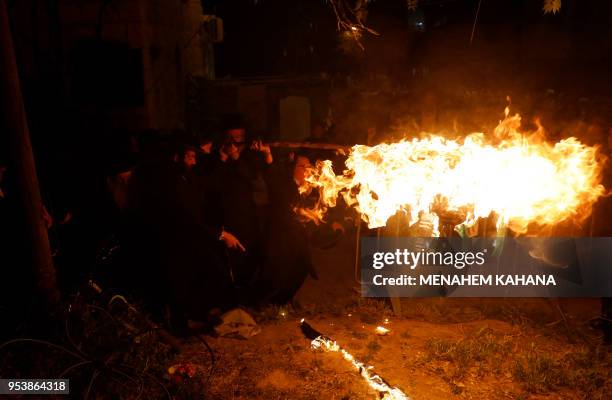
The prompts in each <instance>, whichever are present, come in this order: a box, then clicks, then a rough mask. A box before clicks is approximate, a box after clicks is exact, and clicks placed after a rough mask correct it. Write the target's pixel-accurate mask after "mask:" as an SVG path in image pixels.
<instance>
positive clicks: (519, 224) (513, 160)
mask: <svg viewBox="0 0 612 400" xmlns="http://www.w3.org/2000/svg"><path fill="white" fill-rule="evenodd" d="M520 120H521V119H520V116H519V115H518V114H516V115H514V116H510V115H509V110H508V109H507V108H506V113H505V118H504V120H503V121H501V122H500V123H499V125H498V126H497V128H495V130H494V132H493V134H492V135H490V136H486V135H485V134H483V133H473V134H470V135H468V136H466V137H464V138H462V139H449V138H445V137H442V136H439V135H429V136H428V137H425V138H421V139H412V140H402V141H400V142H396V143H382V144H379V145H377V146H372V147H370V146H364V145H355V146H353V147H352V149H351V151H350V153H349V155H348V158H347V160H346V163H345V166H346V170H345V171H344V172H343V174H341V175H336V174H335V173H334V171H333V169H332V163H331V161H329V160H326V161H322V162H321V161H319V162H317V164H316V166H315V167H313V168H312V169H310V170H309V171H308V172H307V177H306V180H305V182H304V184H303V185H302V186H301V187H300V193H302V194H304V193H309V192H311V191H312V190H313V189H318V190H319V198H318V202H317V204H316V205H315V206H314V207H313V208H311V209H300V210H299V212H300V214H301V215H303V216H304V217H306V218H308V219H311V220H313V221H315V222H317V223H318V222H321V221H323V220H324V216H325V213H326V211H327V209H328V208H330V207H334V206H335V205H336V202H337V199H338V197H339V196H342V197H343V199H344V201H345V202H346V204H347V205H349V206H352V207H354V208H355V209H356V210H357V211H358V212H359V213H361V215H362V218H363V220H364V221H365V222H367V224H368V226H369V227H370V228H376V227H381V226H385V225H386V223H387V220H388V219H389V218H390V217H392V216H393V215H395V214H396V213H397V212H405V213H408V215H409V216H410V225H411V226H412V225H413V224H414V223H416V222H417V221H419V222H420V221H422V220H423V219H424V218H429V221H430V224H431V225H433V229H431V230H430V231H432V232H433V233H432V235H433V236H436V235H437V234H438V233H437V229H436V228H437V223H438V217H437V215H436V212H440V211H443V212H455V213H458V214H459V215H461V218H463V219H464V224H466V226H470V225H471V224H473V223H474V222H475V221H476V220H477V219H478V218H481V217H482V218H485V217H489V216H491V217H494V218H496V225H497V227H498V229H501V228H503V227H509V228H510V229H512V230H514V231H515V232H518V233H524V232H526V231H527V227H528V225H530V224H535V225H536V226H539V227H550V226H553V225H555V224H557V223H559V222H562V221H566V220H569V219H572V220H576V221H578V222H581V221H584V219H586V218H587V217H588V216H589V215H590V214H591V211H592V206H593V204H594V203H595V202H596V201H597V199H598V198H599V197H600V196H603V195H604V194H606V190H605V188H604V187H603V186H602V185H601V183H600V182H601V174H602V168H603V163H604V160H603V157H602V156H601V155H600V153H599V149H598V147H597V146H587V145H585V144H583V143H581V142H580V141H579V140H577V139H576V138H574V137H570V138H567V139H563V140H561V141H559V142H557V143H550V142H547V141H545V140H544V134H543V130H542V129H541V127H540V128H539V129H538V130H537V131H536V132H533V133H521V132H520V131H519V128H520Z"/></svg>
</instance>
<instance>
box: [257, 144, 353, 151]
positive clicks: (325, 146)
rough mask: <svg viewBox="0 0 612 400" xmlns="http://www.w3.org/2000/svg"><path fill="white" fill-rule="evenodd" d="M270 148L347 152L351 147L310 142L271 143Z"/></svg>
mask: <svg viewBox="0 0 612 400" xmlns="http://www.w3.org/2000/svg"><path fill="white" fill-rule="evenodd" d="M268 145H269V146H270V147H280V148H286V149H299V148H302V149H317V150H342V151H349V150H350V149H351V146H344V145H341V144H333V143H311V142H271V143H268Z"/></svg>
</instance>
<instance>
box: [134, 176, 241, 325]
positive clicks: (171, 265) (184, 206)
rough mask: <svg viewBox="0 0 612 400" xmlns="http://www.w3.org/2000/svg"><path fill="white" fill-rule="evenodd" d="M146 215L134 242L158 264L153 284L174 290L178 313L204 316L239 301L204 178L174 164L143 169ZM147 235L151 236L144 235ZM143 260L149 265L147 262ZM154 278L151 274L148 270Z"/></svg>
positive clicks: (140, 181) (172, 298)
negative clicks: (209, 213) (209, 219)
mask: <svg viewBox="0 0 612 400" xmlns="http://www.w3.org/2000/svg"><path fill="white" fill-rule="evenodd" d="M139 172H140V173H139V174H137V175H136V178H137V180H138V184H139V186H140V188H139V193H140V196H139V197H140V207H139V209H140V210H139V211H140V216H139V218H138V220H139V224H138V228H137V230H138V232H134V233H133V234H132V235H130V236H131V237H134V238H138V239H137V240H136V242H134V243H132V245H133V247H134V248H135V249H138V251H136V252H135V254H142V255H144V256H145V257H146V258H145V260H147V261H148V262H147V264H148V263H151V264H148V265H147V268H148V267H151V266H153V270H154V272H155V273H154V275H153V279H152V280H151V286H152V288H159V289H160V292H159V293H158V296H159V295H160V294H161V293H164V292H169V296H168V299H167V300H166V301H167V302H169V303H170V305H171V308H172V309H173V313H175V314H180V315H181V316H184V317H191V318H195V319H197V318H203V317H205V315H206V313H207V311H208V310H209V309H211V308H214V307H220V308H226V307H229V306H230V305H232V304H233V298H232V292H231V287H230V281H229V277H228V276H227V274H226V273H225V271H226V268H225V266H224V260H223V258H222V256H221V251H222V249H221V247H220V246H221V243H220V242H219V236H220V234H221V229H220V227H213V226H211V225H207V224H205V222H204V221H205V217H204V215H205V213H206V208H205V207H206V201H205V198H204V195H205V192H204V190H203V187H202V182H201V180H200V179H199V177H198V176H197V175H196V174H195V173H193V172H190V171H183V170H181V169H180V168H178V167H176V166H174V165H170V166H168V167H166V168H163V167H161V168H159V169H158V168H154V169H151V170H148V171H146V170H145V171H139ZM144 238H146V239H144ZM139 264H141V265H142V264H144V263H143V262H142V261H141V262H140V263H139ZM148 276H150V274H148Z"/></svg>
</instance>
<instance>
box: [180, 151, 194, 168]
mask: <svg viewBox="0 0 612 400" xmlns="http://www.w3.org/2000/svg"><path fill="white" fill-rule="evenodd" d="M196 162H197V161H196V152H195V150H187V151H186V152H185V154H184V155H183V164H185V167H186V168H187V169H188V170H189V169H191V168H193V167H194V166H195V165H196Z"/></svg>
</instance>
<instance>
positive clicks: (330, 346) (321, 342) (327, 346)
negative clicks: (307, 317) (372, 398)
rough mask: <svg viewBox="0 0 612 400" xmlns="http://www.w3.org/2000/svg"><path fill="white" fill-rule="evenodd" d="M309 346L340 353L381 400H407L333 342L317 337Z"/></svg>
mask: <svg viewBox="0 0 612 400" xmlns="http://www.w3.org/2000/svg"><path fill="white" fill-rule="evenodd" d="M302 321H303V320H302ZM311 345H312V347H313V348H314V349H323V350H324V351H332V352H338V353H341V354H342V357H344V359H345V360H346V361H348V362H350V363H351V364H353V366H354V367H355V368H357V370H358V371H359V374H360V375H361V376H362V377H363V379H365V381H366V382H367V383H368V385H369V386H370V387H371V388H372V389H374V390H376V391H377V392H378V393H379V394H380V395H381V399H382V400H409V399H408V396H406V394H405V393H404V392H402V391H401V390H400V389H399V388H397V387H391V386H389V385H388V384H387V383H386V382H385V381H384V380H383V379H382V378H381V377H380V376H379V375H377V374H376V373H374V372H373V367H372V366H366V365H365V364H364V363H362V362H361V361H359V360H357V359H355V357H353V355H352V354H351V353H349V352H348V351H346V350H344V349H343V348H341V347H340V346H339V345H338V343H336V342H335V341H333V340H330V339H327V338H325V337H323V336H319V337H317V338H316V339H314V340H313V341H312V342H311Z"/></svg>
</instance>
